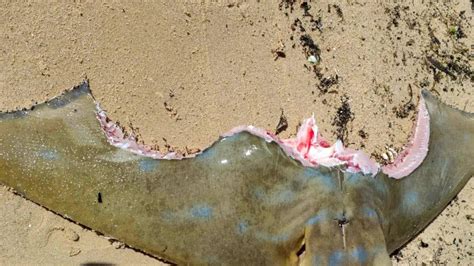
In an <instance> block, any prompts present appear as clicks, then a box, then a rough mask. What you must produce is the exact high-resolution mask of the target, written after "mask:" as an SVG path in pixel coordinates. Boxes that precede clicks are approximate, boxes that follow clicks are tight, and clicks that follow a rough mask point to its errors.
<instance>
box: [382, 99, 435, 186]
mask: <svg viewBox="0 0 474 266" xmlns="http://www.w3.org/2000/svg"><path fill="white" fill-rule="evenodd" d="M429 141H430V116H429V114H428V110H427V109H426V104H425V101H424V100H423V98H420V102H419V103H418V116H417V118H416V124H415V127H414V128H413V132H412V134H411V138H410V141H409V143H408V145H407V146H406V147H405V149H404V150H403V151H402V152H401V153H400V154H399V155H398V156H397V158H396V159H395V161H394V162H393V163H392V164H389V165H386V166H384V167H382V171H383V172H384V173H385V174H387V175H388V176H390V177H393V178H396V179H400V178H403V177H405V176H407V175H409V174H411V173H412V172H413V171H415V169H416V168H417V167H418V166H420V165H421V163H422V162H423V160H424V159H425V157H426V155H427V154H428V144H429Z"/></svg>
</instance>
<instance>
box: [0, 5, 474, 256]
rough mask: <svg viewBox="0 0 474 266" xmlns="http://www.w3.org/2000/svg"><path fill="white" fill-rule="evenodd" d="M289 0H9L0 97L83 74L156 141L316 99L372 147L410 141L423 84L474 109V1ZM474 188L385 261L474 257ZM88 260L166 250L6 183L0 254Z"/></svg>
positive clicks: (202, 139) (305, 107) (356, 143)
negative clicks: (147, 247) (99, 231)
mask: <svg viewBox="0 0 474 266" xmlns="http://www.w3.org/2000/svg"><path fill="white" fill-rule="evenodd" d="M292 2H293V1H282V2H281V5H279V2H277V1H210V0H209V1H207V0H202V1H197V0H196V1H176V2H175V1H168V2H166V3H147V4H143V5H139V4H137V3H128V2H110V3H90V2H82V1H76V2H74V3H53V2H37V3H8V2H6V3H2V4H1V5H0V25H1V27H0V111H6V110H12V109H15V108H18V107H28V106H31V105H32V104H34V103H35V102H40V101H44V100H46V99H48V98H50V97H52V96H55V95H57V94H59V93H60V92H61V91H63V90H64V89H67V88H70V87H71V86H73V85H75V84H78V83H79V82H80V81H81V80H82V79H84V78H86V77H87V78H88V79H89V80H90V84H91V86H92V90H93V93H94V94H95V96H96V98H97V99H98V100H99V101H100V102H101V103H102V106H103V107H104V108H105V109H106V110H107V111H108V112H109V114H110V116H111V118H112V119H113V120H115V121H119V122H120V123H121V124H122V125H125V126H126V127H127V128H128V130H133V131H134V132H135V133H137V134H139V137H140V140H142V141H144V142H145V143H148V144H155V145H156V147H157V148H159V149H161V150H164V149H167V147H168V145H169V146H171V147H172V148H174V149H178V150H185V149H186V147H187V148H204V147H206V146H208V145H209V144H210V143H211V142H212V141H214V140H215V139H217V137H218V135H219V134H220V133H222V132H224V131H226V130H229V129H230V128H232V127H234V126H236V125H239V124H253V125H255V126H258V127H264V128H268V129H274V128H275V127H276V125H277V123H278V121H279V118H280V114H281V110H283V111H284V114H285V115H286V117H287V118H288V124H289V127H288V129H287V130H286V131H285V132H283V133H282V136H284V137H287V136H290V135H292V134H294V133H295V131H296V128H297V126H298V123H299V121H301V120H302V119H303V118H306V117H308V116H310V115H311V114H313V113H314V114H315V116H316V118H317V121H318V124H319V126H320V128H321V130H322V131H323V135H324V136H325V137H327V138H329V139H331V140H335V139H336V137H338V136H339V137H342V138H343V139H344V142H345V143H346V145H348V146H350V147H352V148H363V149H364V150H365V151H367V152H368V153H369V154H371V155H372V156H373V157H374V158H376V159H378V160H381V157H380V155H381V154H382V153H383V152H385V151H386V149H387V147H393V148H395V149H400V148H401V147H402V146H403V144H404V143H405V142H406V140H407V138H408V136H409V133H410V130H411V125H412V119H413V117H414V115H415V112H414V108H413V104H416V102H417V99H418V96H419V92H420V89H421V88H427V89H430V90H431V91H433V92H434V93H435V94H437V95H438V96H439V97H440V98H441V99H442V100H443V101H445V102H448V103H450V104H452V105H454V106H456V107H458V108H460V109H464V110H467V111H470V112H473V111H474V89H473V74H472V72H471V71H472V70H471V65H472V56H473V55H472V54H473V50H472V45H473V36H474V35H473V32H472V16H473V11H472V7H471V5H472V1H471V2H470V1H468V0H462V1H461V0H459V1H450V0H446V1H424V2H422V1H394V2H396V3H388V2H389V1H386V2H385V1H355V0H351V1H350V0H347V1H325V0H322V1H317V2H314V3H313V2H310V3H309V5H308V6H310V7H311V8H310V9H309V10H308V11H307V12H305V9H304V8H302V7H301V3H302V2H301V1H296V2H295V3H294V4H291V3H292ZM287 4H288V5H287ZM303 7H304V6H303ZM305 13H306V14H305ZM306 34H307V35H306ZM302 38H303V39H302ZM302 40H303V41H302ZM311 41H312V42H314V44H315V45H316V46H317V47H316V46H312V45H311ZM309 52H313V53H317V54H318V55H319V56H320V61H319V62H318V63H317V64H315V65H312V64H311V63H309V62H308V61H307V56H308V53H309ZM428 58H431V60H430V59H428ZM432 59H434V60H432ZM438 63H439V64H440V65H442V66H448V69H445V70H446V71H445V72H447V73H445V72H443V71H441V70H440V67H439V64H438ZM435 65H438V67H436V66H435ZM411 92H413V97H411V96H410V95H411ZM344 103H345V104H344ZM338 111H342V113H344V114H345V116H341V115H338ZM348 114H350V116H348ZM473 188H474V182H473V181H470V182H469V183H468V185H467V186H466V187H465V189H464V190H463V191H462V192H461V193H460V194H459V196H458V197H457V199H455V200H454V201H453V202H452V203H451V205H450V206H449V207H448V208H447V209H446V210H445V211H444V212H443V213H442V214H441V215H440V216H439V217H438V218H437V219H436V220H435V221H434V222H433V223H432V224H431V225H430V226H429V227H428V228H427V229H426V230H425V231H424V232H423V233H422V234H420V236H418V238H416V239H415V240H413V241H412V242H411V243H410V244H408V245H407V246H406V247H405V248H403V249H402V250H401V251H400V252H398V253H397V254H396V255H395V256H394V257H393V261H394V263H396V264H397V263H398V264H421V263H435V264H438V263H448V264H452V263H459V264H469V263H473V262H474V258H473V254H472V252H473V250H474V248H473V246H474V245H473V240H472V239H473V237H472V235H473V232H474V231H473V226H472V224H473V218H472V217H474V212H473V208H474V205H473V203H472V198H473V195H474V194H473V193H474V191H473ZM86 262H106V263H120V264H127V263H142V264H145V263H149V264H159V263H160V262H159V261H158V260H156V259H154V258H151V257H149V256H146V255H144V254H141V253H138V252H136V251H133V250H132V249H129V248H126V247H123V246H122V245H120V244H119V243H117V242H113V241H108V240H107V239H105V238H104V237H102V236H98V235H96V234H95V233H94V232H91V231H88V230H86V229H83V228H81V227H80V226H78V225H76V224H74V223H71V222H69V221H67V220H64V219H62V218H60V217H59V216H56V215H54V214H52V213H50V212H48V211H46V210H44V209H43V208H42V207H40V206H37V205H35V204H34V203H32V202H29V201H27V200H25V199H23V198H21V197H19V196H17V195H14V194H12V193H11V192H10V191H9V190H8V189H6V188H4V187H1V188H0V264H16V263H18V264H19V263H30V264H34V263H42V264H77V263H86Z"/></svg>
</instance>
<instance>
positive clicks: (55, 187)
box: [0, 82, 474, 265]
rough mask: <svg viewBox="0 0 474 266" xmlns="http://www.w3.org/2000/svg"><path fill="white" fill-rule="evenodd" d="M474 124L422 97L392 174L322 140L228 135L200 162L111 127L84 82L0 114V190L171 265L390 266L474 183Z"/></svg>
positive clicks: (305, 130) (302, 135)
mask: <svg viewBox="0 0 474 266" xmlns="http://www.w3.org/2000/svg"><path fill="white" fill-rule="evenodd" d="M473 156H474V116H473V114H470V113H466V112H463V111H460V110H456V109H454V108H451V107H449V106H448V105H445V104H443V103H441V102H439V101H438V100H437V99H436V98H435V97H434V96H432V95H431V94H430V93H429V92H428V91H422V93H421V97H420V102H419V107H418V115H417V120H416V123H415V127H414V131H413V136H412V138H411V139H410V142H409V143H408V144H407V145H406V148H405V150H404V151H403V152H401V153H400V155H399V156H398V157H397V159H396V160H395V162H394V163H393V164H391V165H387V166H384V167H381V166H380V165H378V164H377V163H375V162H374V161H372V160H371V159H370V158H369V157H368V156H367V155H365V154H364V153H363V152H361V151H355V150H351V149H347V148H344V146H343V145H342V143H341V142H340V141H338V142H336V143H335V144H334V145H331V144H330V143H328V142H327V141H326V140H325V139H323V138H322V137H321V134H320V133H319V132H318V128H317V126H316V125H315V124H314V119H313V118H310V119H308V120H306V121H305V122H304V123H303V125H302V126H301V128H300V130H299V132H298V135H297V136H296V137H295V138H293V139H287V140H283V139H279V138H278V137H277V136H275V135H274V134H272V133H269V132H267V131H265V130H262V129H258V128H255V127H251V126H248V127H238V128H236V129H234V130H232V131H230V132H228V133H226V134H224V135H223V136H221V137H220V138H219V140H218V141H216V142H215V143H213V144H212V145H211V146H210V147H208V148H206V149H205V150H203V151H202V152H200V153H197V154H195V155H190V156H182V155H180V154H178V153H173V152H171V153H160V152H157V151H153V150H152V149H150V148H149V147H147V146H145V145H143V144H139V143H137V142H136V141H135V138H134V137H133V136H131V135H128V136H127V135H125V134H124V133H123V131H122V130H121V128H120V127H119V126H117V125H116V124H114V123H113V122H112V121H110V120H109V119H108V118H107V116H106V113H105V111H104V110H102V109H100V107H99V105H98V104H97V103H96V102H95V100H94V99H93V97H92V94H91V92H90V89H89V85H88V83H87V82H84V83H82V84H81V85H79V86H77V87H75V88H73V89H72V90H70V91H67V92H65V93H64V94H63V95H61V96H58V97H56V98H54V99H52V100H50V101H47V102H45V103H42V104H39V105H36V106H34V108H31V109H24V110H19V111H14V112H4V113H1V114H0V182H1V183H3V184H4V185H6V186H8V187H11V188H12V189H14V190H15V191H16V192H17V193H19V194H20V195H23V196H24V197H26V198H27V199H29V200H31V201H33V202H35V203H37V204H39V205H41V206H43V207H45V208H47V209H49V210H51V211H53V212H55V213H57V214H60V215H62V216H63V217H66V218H69V219H71V220H72V221H75V222H77V223H79V224H82V225H84V226H86V227H88V228H91V229H93V230H96V231H97V232H100V233H103V234H105V235H107V236H111V237H113V238H116V239H118V240H120V241H123V242H124V243H126V244H127V245H129V246H131V247H134V248H136V249H139V250H142V251H144V252H145V253H147V254H152V255H155V256H157V257H159V258H162V259H164V260H166V261H169V262H173V263H177V264H193V265H202V264H211V265H214V264H225V265H244V264H249V265H296V264H302V265H312V264H314V265H326V264H329V265H339V264H344V265H352V264H354V265H361V264H362V265H365V264H377V265H378V264H380V265H383V264H390V259H389V254H391V253H392V252H394V251H395V250H396V249H398V248H400V247H401V246H403V245H404V244H405V243H407V242H408V241H409V240H410V239H412V238H413V237H414V236H415V235H417V234H418V233H419V232H420V231H421V230H422V229H423V228H425V227H426V226H427V225H428V224H429V223H430V222H431V221H432V220H433V219H434V218H435V217H436V216H437V215H438V214H439V213H440V212H441V211H442V210H443V209H444V208H445V207H446V205H447V204H448V203H449V201H450V200H451V199H452V198H453V197H454V196H455V195H456V194H457V193H458V192H459V191H460V190H461V189H462V187H463V186H464V185H465V184H466V183H467V182H468V180H469V179H470V178H471V177H472V176H473V174H474V164H473V160H472V158H473Z"/></svg>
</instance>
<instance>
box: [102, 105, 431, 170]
mask: <svg viewBox="0 0 474 266" xmlns="http://www.w3.org/2000/svg"><path fill="white" fill-rule="evenodd" d="M97 119H98V120H99V122H100V125H101V128H102V130H103V132H104V133H105V135H106V137H107V140H108V142H109V143H110V144H111V145H113V146H115V147H118V148H122V149H126V150H129V151H131V152H133V153H135V154H139V155H142V156H147V157H151V158H154V159H168V160H172V159H175V160H179V159H182V158H188V157H195V156H196V155H198V154H199V153H197V154H190V155H187V156H183V155H182V154H179V153H175V152H170V153H166V154H164V153H161V152H159V151H156V150H153V149H152V148H151V147H149V146H147V145H143V144H140V143H138V142H137V141H136V138H135V137H134V136H133V135H129V136H127V135H125V134H124V131H123V129H122V128H121V127H120V126H118V125H117V124H115V123H114V122H112V121H110V120H109V119H108V118H107V114H106V112H105V111H104V110H102V109H101V108H100V106H99V104H97ZM244 131H245V132H249V133H251V134H253V135H255V136H258V137H261V138H263V139H265V140H266V141H267V142H275V143H277V144H278V145H280V147H281V148H282V149H283V151H284V152H285V153H286V154H287V155H288V156H290V157H292V158H294V159H295V160H298V161H300V162H301V163H302V164H303V165H304V166H307V167H318V166H325V167H336V166H340V167H342V168H345V171H347V172H351V173H358V172H362V173H363V174H366V175H372V176H375V175H376V174H377V173H378V172H379V171H380V170H382V172H383V173H385V174H387V175H388V176H390V177H392V178H397V179H400V178H403V177H405V176H407V175H409V174H410V173H412V172H413V171H414V170H415V169H416V168H417V167H418V166H419V165H420V164H421V163H422V162H423V160H424V158H425V157H426V154H427V152H428V142H429V115H428V111H427V109H426V105H425V103H424V100H423V98H420V102H419V105H418V115H417V119H416V123H415V127H414V130H413V132H412V136H411V139H410V141H409V143H408V145H407V146H406V147H405V149H404V150H403V151H402V152H401V153H400V154H399V155H398V157H397V158H396V159H395V161H394V163H392V164H389V165H386V166H383V167H380V165H379V164H378V163H377V162H375V161H374V160H372V159H371V158H370V157H369V156H368V155H367V154H366V153H365V152H363V151H361V150H354V149H350V148H346V147H344V145H343V143H342V141H341V140H337V141H336V142H335V143H334V144H332V145H331V143H330V142H328V141H327V140H326V139H324V138H323V137H322V136H321V133H320V132H319V130H318V126H317V125H316V121H315V119H314V116H312V117H310V118H308V119H306V120H304V122H303V123H302V125H301V127H300V128H299V130H298V133H297V135H296V137H295V138H290V139H280V138H279V137H278V136H276V135H275V134H273V133H271V132H269V131H267V130H265V129H261V128H257V127H254V126H239V127H236V128H234V129H232V130H230V131H229V132H227V133H225V134H223V135H222V137H223V138H225V137H229V136H232V135H235V134H237V133H240V132H244Z"/></svg>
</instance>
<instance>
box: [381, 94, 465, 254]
mask: <svg viewBox="0 0 474 266" xmlns="http://www.w3.org/2000/svg"><path fill="white" fill-rule="evenodd" d="M422 97H423V98H424V100H425V103H426V107H427V110H428V113H429V116H430V140H429V146H428V154H427V156H426V158H425V159H424V161H423V163H422V164H421V165H420V166H419V167H418V168H417V169H416V170H415V171H414V172H413V173H411V174H410V175H408V176H407V177H404V178H403V179H401V180H395V179H389V178H385V180H386V183H387V185H388V187H389V191H390V192H389V193H388V196H387V204H388V206H386V213H385V214H384V216H385V218H386V220H387V221H388V222H387V223H386V224H385V225H384V229H385V235H386V241H387V250H388V251H389V252H393V251H394V250H395V249H397V248H400V247H401V246H402V245H403V244H405V243H406V242H408V241H409V240H410V239H412V238H413V237H414V236H415V235H417V234H418V233H419V232H420V231H421V230H422V229H424V228H425V227H426V226H427V225H428V224H429V223H430V222H431V221H432V220H433V219H434V218H435V217H436V216H437V215H438V214H439V213H440V212H441V211H442V210H443V209H444V208H445V207H446V206H447V204H448V203H449V202H450V201H451V200H452V199H453V198H454V196H455V195H456V194H457V193H459V191H460V190H461V189H462V188H463V187H464V185H465V184H466V183H467V182H468V181H469V179H470V178H471V177H472V176H473V175H474V160H473V157H474V115H473V114H470V113H466V112H462V111H460V110H456V109H454V108H451V107H449V106H448V105H446V104H444V103H441V102H440V101H438V100H437V99H436V98H435V97H434V96H433V95H432V94H430V93H429V92H428V91H426V90H425V91H423V92H422ZM382 176H384V175H383V174H380V177H382Z"/></svg>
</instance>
